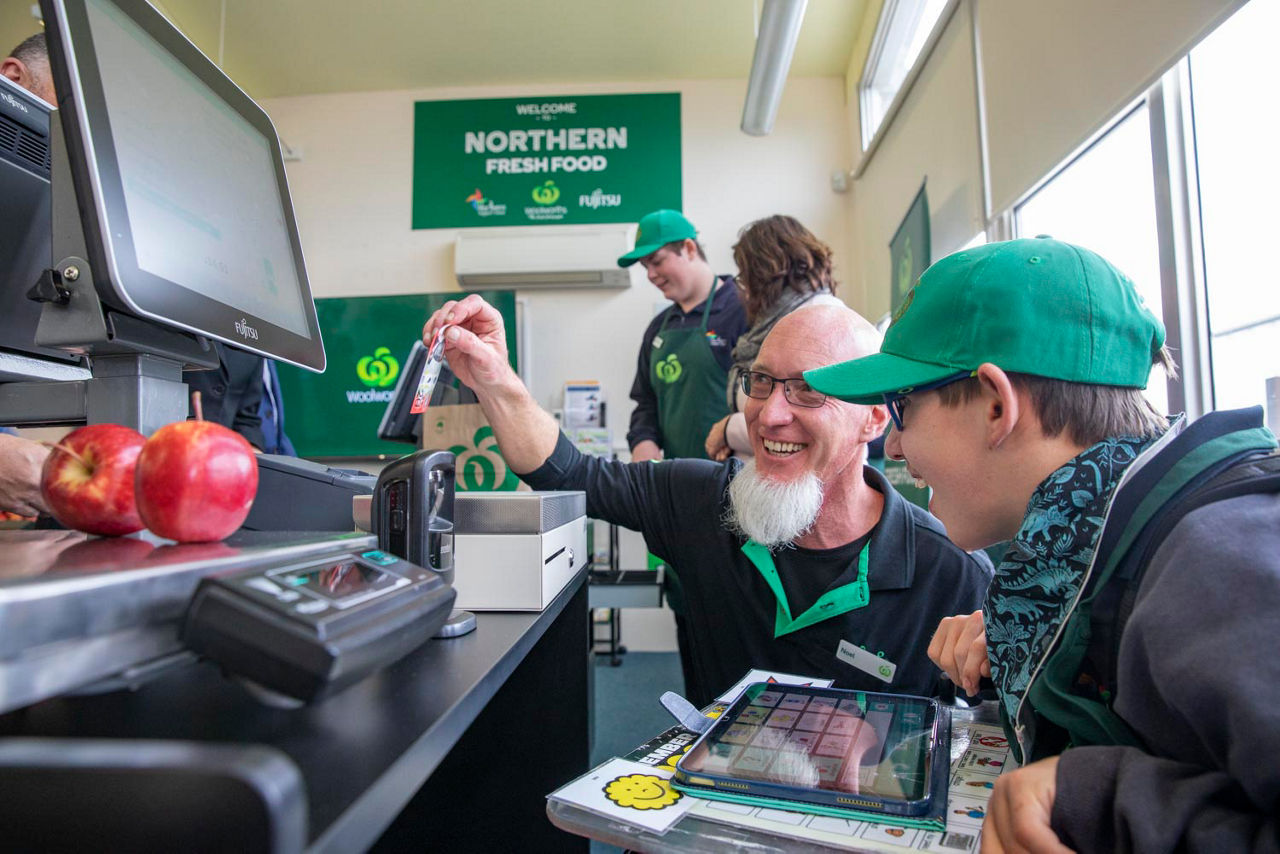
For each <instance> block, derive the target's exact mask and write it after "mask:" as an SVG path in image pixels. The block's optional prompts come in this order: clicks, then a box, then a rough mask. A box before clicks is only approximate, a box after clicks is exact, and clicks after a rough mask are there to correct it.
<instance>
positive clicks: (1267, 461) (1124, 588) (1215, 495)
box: [1091, 451, 1280, 686]
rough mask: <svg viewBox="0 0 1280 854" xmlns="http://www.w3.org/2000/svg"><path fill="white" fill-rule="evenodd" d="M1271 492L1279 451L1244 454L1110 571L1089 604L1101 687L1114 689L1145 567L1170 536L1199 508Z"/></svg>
mask: <svg viewBox="0 0 1280 854" xmlns="http://www.w3.org/2000/svg"><path fill="white" fill-rule="evenodd" d="M1273 492H1280V451H1271V452H1270V453H1258V452H1255V453H1248V454H1244V455H1243V458H1242V459H1236V460H1234V461H1232V463H1231V464H1230V465H1228V466H1226V467H1225V468H1224V469H1219V470H1218V471H1217V472H1216V473H1214V474H1213V475H1212V476H1211V477H1209V478H1208V479H1207V480H1206V481H1202V482H1201V483H1198V484H1195V485H1194V488H1192V489H1191V490H1189V494H1184V495H1182V496H1181V497H1180V498H1179V499H1176V500H1175V501H1173V502H1171V503H1170V504H1169V505H1168V506H1167V507H1166V508H1165V509H1164V510H1162V511H1161V512H1160V513H1159V514H1158V515H1157V516H1156V517H1155V518H1153V519H1152V520H1151V521H1150V522H1149V523H1148V525H1147V528H1146V529H1145V530H1144V531H1143V532H1142V536H1141V537H1140V539H1139V540H1138V542H1136V543H1135V544H1134V548H1133V549H1132V550H1131V551H1130V552H1129V554H1128V555H1126V556H1125V559H1124V560H1123V561H1122V562H1121V563H1120V565H1119V566H1118V567H1117V568H1116V572H1115V575H1114V576H1113V578H1114V582H1113V584H1112V585H1111V591H1110V595H1107V593H1106V592H1105V591H1104V593H1102V594H1100V595H1099V597H1098V599H1097V600H1096V601H1095V603H1094V609H1093V621H1094V626H1093V629H1094V641H1093V643H1092V644H1091V647H1092V653H1091V658H1092V659H1093V664H1094V667H1095V668H1096V669H1097V671H1098V673H1097V677H1098V679H1099V681H1100V682H1101V684H1102V685H1104V686H1113V685H1115V676H1116V670H1117V667H1118V664H1119V660H1120V636H1121V635H1122V634H1124V627H1125V625H1126V624H1127V623H1128V622H1129V616H1130V614H1131V613H1132V612H1133V606H1134V603H1135V602H1136V601H1137V598H1138V588H1139V587H1141V586H1142V579H1143V577H1144V576H1145V575H1146V571H1147V567H1148V566H1150V565H1151V559H1152V558H1153V557H1155V553H1156V550H1157V549H1158V548H1159V547H1160V546H1161V545H1162V544H1163V543H1164V541H1165V539H1166V538H1167V537H1168V535H1169V534H1170V532H1172V531H1173V529H1174V528H1175V527H1177V525H1178V523H1179V522H1181V521H1182V519H1183V518H1184V517H1185V516H1186V515H1187V514H1188V513H1191V512H1192V511H1194V510H1198V509H1200V508H1201V507H1205V506H1207V505H1209V504H1214V503H1216V502H1218V501H1226V500H1227V499H1229V498H1237V497H1239V496H1241V495H1253V494H1265V493H1273ZM1108 600H1109V601H1108Z"/></svg>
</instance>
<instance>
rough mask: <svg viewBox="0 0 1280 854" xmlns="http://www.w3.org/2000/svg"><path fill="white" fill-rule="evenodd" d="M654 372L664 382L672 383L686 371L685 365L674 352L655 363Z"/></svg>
mask: <svg viewBox="0 0 1280 854" xmlns="http://www.w3.org/2000/svg"><path fill="white" fill-rule="evenodd" d="M653 373H654V374H655V375H656V376H657V377H658V379H660V380H662V381H663V382H664V383H668V384H670V383H673V382H675V381H676V380H678V379H680V375H681V374H683V373H684V366H682V365H681V364H680V360H679V359H677V358H676V354H675V353H672V354H671V355H670V356H668V357H667V358H665V359H659V360H658V361H656V362H654V363H653Z"/></svg>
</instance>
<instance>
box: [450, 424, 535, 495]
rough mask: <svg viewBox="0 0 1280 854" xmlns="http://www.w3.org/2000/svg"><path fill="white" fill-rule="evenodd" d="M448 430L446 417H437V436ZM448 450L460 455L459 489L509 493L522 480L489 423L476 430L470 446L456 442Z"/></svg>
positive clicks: (457, 456) (456, 455) (458, 469)
mask: <svg viewBox="0 0 1280 854" xmlns="http://www.w3.org/2000/svg"><path fill="white" fill-rule="evenodd" d="M447 429H448V424H447V423H446V422H445V419H443V418H438V419H436V423H435V426H434V431H435V434H436V435H437V436H443V435H444V434H445V432H446V430H447ZM449 450H450V451H451V452H452V453H453V455H454V457H456V458H457V478H458V484H457V485H458V489H471V490H476V489H479V490H484V491H486V492H494V491H506V492H510V491H512V490H514V489H515V488H516V487H518V486H519V485H520V479H519V478H517V477H516V476H515V472H513V471H511V469H509V468H507V464H506V462H505V461H504V460H503V459H502V453H501V452H500V451H499V450H498V442H497V440H496V439H494V438H493V428H492V427H490V426H489V425H488V424H485V425H483V426H481V427H480V428H478V429H477V430H476V432H475V435H474V436H472V437H471V445H470V447H468V446H467V445H454V446H453V447H451V448H449Z"/></svg>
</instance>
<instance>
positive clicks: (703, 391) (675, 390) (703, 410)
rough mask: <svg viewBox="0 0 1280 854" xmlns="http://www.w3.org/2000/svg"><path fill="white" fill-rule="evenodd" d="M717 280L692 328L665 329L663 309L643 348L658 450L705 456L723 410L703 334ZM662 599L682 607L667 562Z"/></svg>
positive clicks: (725, 374)
mask: <svg viewBox="0 0 1280 854" xmlns="http://www.w3.org/2000/svg"><path fill="white" fill-rule="evenodd" d="M719 287H720V280H719V279H716V281H715V282H714V284H713V285H712V287H711V292H710V293H709V294H707V302H706V306H705V307H704V308H703V310H702V323H701V325H699V326H698V327H697V328H696V329H673V330H670V331H668V330H667V321H668V320H670V319H671V314H668V315H667V316H666V317H664V318H663V319H662V326H660V327H659V328H658V334H657V335H655V336H654V338H653V352H651V353H650V354H649V366H650V367H649V384H650V385H651V386H652V387H653V393H654V396H655V397H657V399H658V429H660V430H661V431H662V454H663V457H664V458H665V459H668V460H669V459H673V458H675V457H695V458H699V459H706V457H707V447H706V444H707V433H709V432H710V431H711V425H712V424H715V423H716V422H717V421H719V420H720V419H721V418H723V417H725V416H726V415H728V414H729V406H728V404H727V403H726V402H725V395H724V390H725V385H726V384H727V383H728V382H729V371H728V370H727V369H726V368H722V367H720V363H719V362H717V361H716V357H715V354H713V353H712V352H711V344H710V343H709V342H708V340H707V321H708V319H709V318H710V317H711V301H712V300H713V299H715V295H716V290H717V289H718V288H719ZM663 578H664V584H663V587H664V588H665V591H664V592H665V593H666V595H667V604H668V605H669V606H670V607H671V610H672V611H674V612H675V613H676V614H677V615H680V616H684V615H685V613H686V609H685V604H684V590H683V589H682V588H681V586H680V579H679V577H677V575H676V573H675V571H674V570H672V568H671V564H669V563H668V564H667V568H666V572H665V573H664V575H663Z"/></svg>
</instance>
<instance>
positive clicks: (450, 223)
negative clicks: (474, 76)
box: [413, 93, 683, 228]
mask: <svg viewBox="0 0 1280 854" xmlns="http://www.w3.org/2000/svg"><path fill="white" fill-rule="evenodd" d="M682 207H683V205H682V200H681V184H680V95H679V93H662V94H649V95H565V96H560V97H555V98H485V99H480V100H470V101H418V102H417V103H416V104H414V115H413V227H414V228H465V227H468V226H493V225H555V224H578V223H596V222H635V221H637V220H639V219H640V217H642V216H644V215H645V214H647V213H649V212H650V211H653V210H657V209H658V208H673V209H675V210H680V209H681V208H682Z"/></svg>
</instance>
